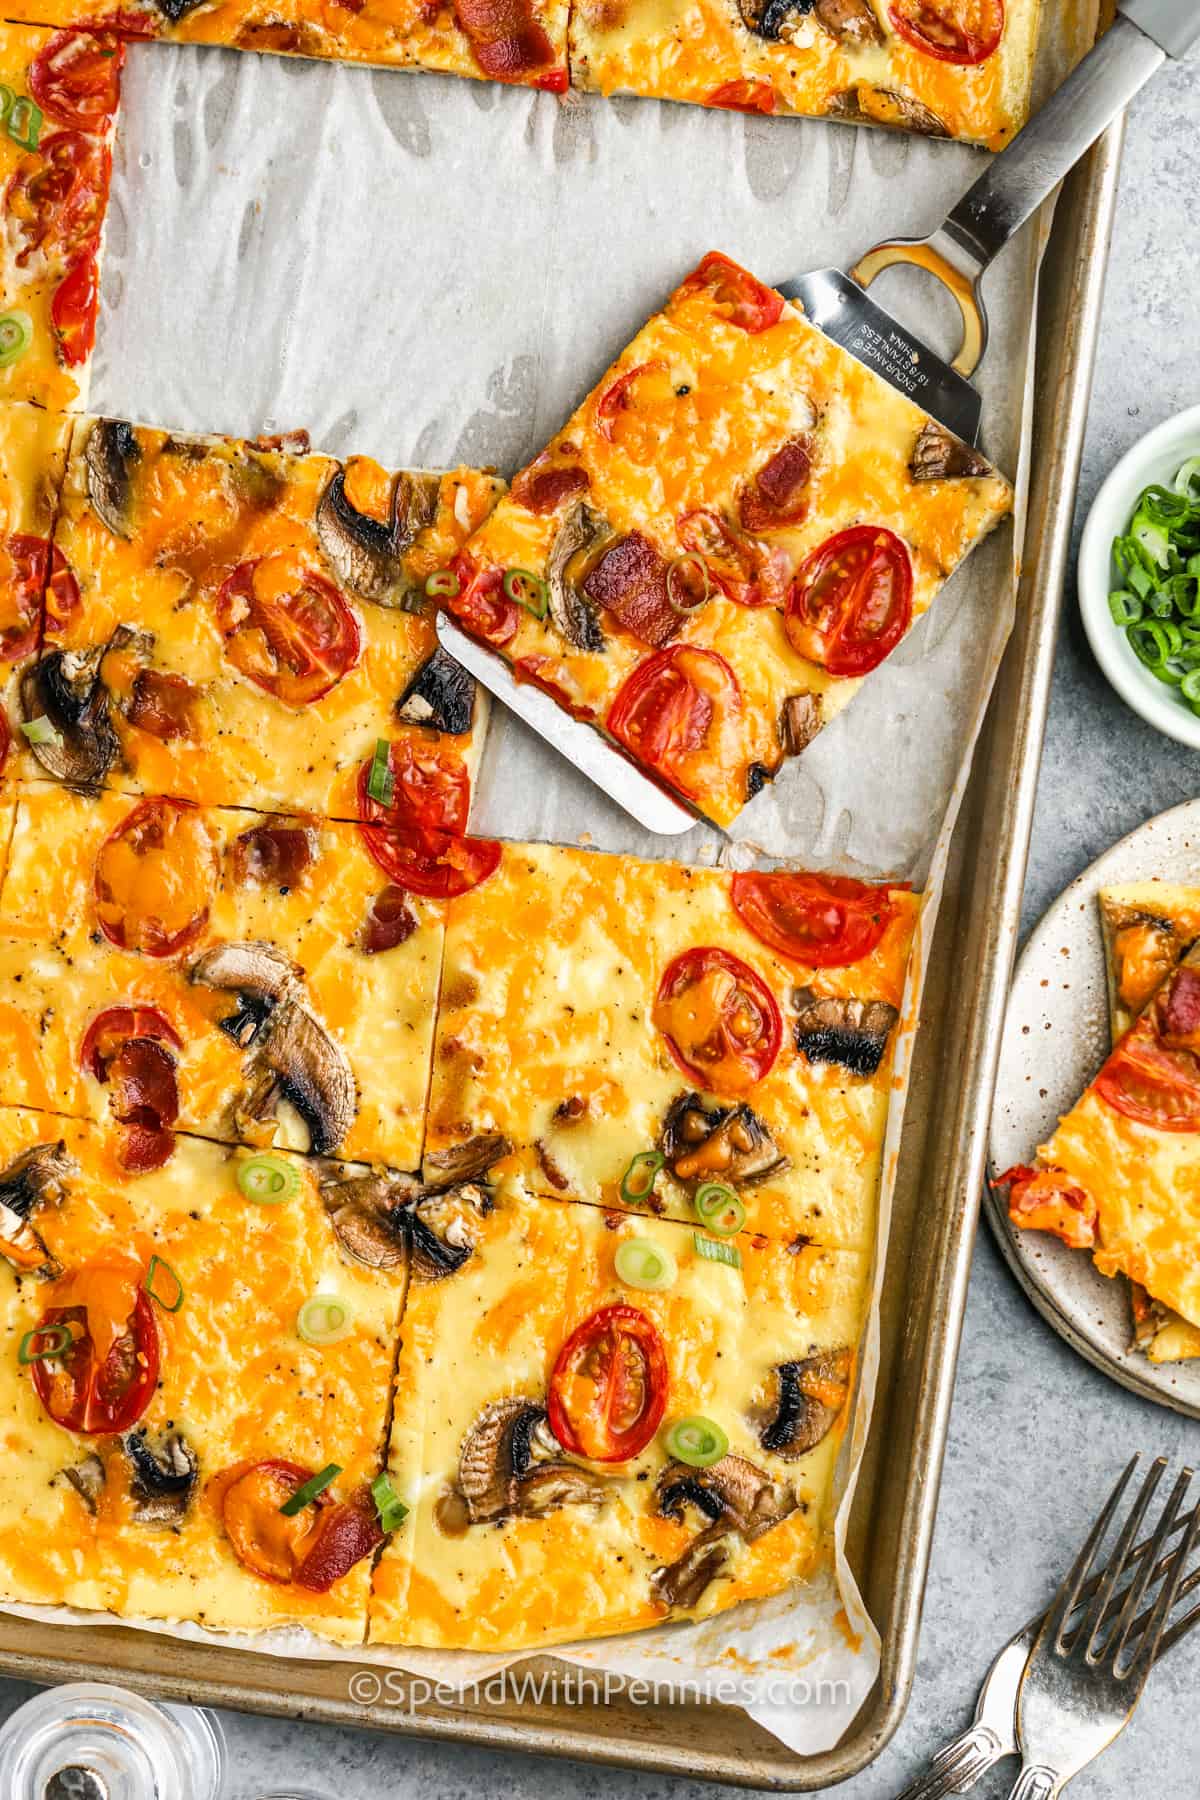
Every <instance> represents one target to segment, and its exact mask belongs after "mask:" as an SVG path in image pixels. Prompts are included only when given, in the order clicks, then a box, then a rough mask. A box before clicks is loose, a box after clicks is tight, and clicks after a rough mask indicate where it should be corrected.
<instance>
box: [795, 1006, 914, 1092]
mask: <svg viewBox="0 0 1200 1800" xmlns="http://www.w3.org/2000/svg"><path fill="white" fill-rule="evenodd" d="M792 1005H793V1006H794V1007H795V1008H796V1048H797V1050H800V1051H802V1052H803V1054H804V1055H805V1056H806V1057H807V1058H808V1060H809V1062H810V1063H840V1064H841V1066H842V1068H843V1069H848V1070H849V1072H850V1073H851V1075H874V1074H875V1072H876V1070H877V1069H878V1068H879V1065H880V1063H881V1062H882V1061H883V1053H884V1051H885V1050H886V1049H887V1041H888V1038H889V1037H890V1035H891V1031H892V1027H893V1026H894V1025H895V1023H896V1021H897V1019H898V1018H899V1017H900V1014H899V1013H898V1012H897V1011H896V1008H895V1007H894V1006H892V1005H891V1004H890V1003H889V1002H888V1001H886V1000H853V999H848V998H846V997H844V996H842V995H835V994H815V993H814V992H813V990H812V988H810V987H798V988H793V990H792Z"/></svg>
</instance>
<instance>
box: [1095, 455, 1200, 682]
mask: <svg viewBox="0 0 1200 1800" xmlns="http://www.w3.org/2000/svg"><path fill="white" fill-rule="evenodd" d="M1112 560H1113V563H1114V564H1115V566H1116V568H1117V571H1118V573H1119V575H1120V578H1121V581H1120V585H1119V586H1117V587H1114V588H1112V589H1111V590H1110V592H1109V596H1108V610H1109V614H1110V616H1111V618H1112V622H1113V624H1114V625H1115V626H1116V627H1117V629H1118V630H1119V631H1121V632H1123V633H1124V636H1125V641H1126V643H1127V644H1128V645H1129V648H1130V649H1131V650H1132V651H1133V654H1134V655H1135V656H1136V657H1137V659H1138V661H1139V662H1140V663H1141V665H1142V667H1143V668H1144V669H1146V670H1147V671H1148V672H1149V673H1150V674H1151V675H1153V676H1154V678H1155V679H1156V680H1157V681H1161V682H1162V683H1163V684H1164V686H1166V687H1170V688H1174V689H1176V690H1177V691H1178V694H1179V697H1180V699H1181V700H1182V701H1183V703H1184V705H1186V706H1188V707H1190V708H1191V710H1192V712H1194V713H1195V714H1196V715H1197V716H1198V717H1200V456H1192V457H1189V458H1188V459H1187V461H1186V462H1184V463H1183V464H1182V466H1181V467H1180V468H1179V470H1178V472H1177V473H1176V475H1175V478H1174V480H1173V481H1172V482H1171V484H1170V485H1169V486H1168V485H1166V484H1165V483H1163V482H1152V483H1151V484H1150V486H1148V487H1145V488H1143V489H1142V491H1141V493H1140V494H1139V496H1138V499H1137V503H1136V505H1135V507H1134V509H1133V515H1132V517H1131V518H1130V520H1129V525H1128V528H1127V529H1126V530H1125V531H1124V532H1120V533H1118V535H1117V536H1116V537H1115V538H1114V539H1113V542H1112Z"/></svg>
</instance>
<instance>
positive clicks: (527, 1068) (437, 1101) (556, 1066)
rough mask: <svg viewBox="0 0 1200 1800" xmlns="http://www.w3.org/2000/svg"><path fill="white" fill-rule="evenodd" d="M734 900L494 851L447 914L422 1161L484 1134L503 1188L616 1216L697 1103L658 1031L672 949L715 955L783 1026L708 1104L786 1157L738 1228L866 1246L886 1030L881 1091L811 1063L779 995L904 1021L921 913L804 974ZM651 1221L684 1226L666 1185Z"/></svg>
mask: <svg viewBox="0 0 1200 1800" xmlns="http://www.w3.org/2000/svg"><path fill="white" fill-rule="evenodd" d="M730 883H731V877H730V875H729V874H728V873H727V872H726V871H723V870H717V869H691V868H686V867H683V866H681V865H679V864H676V863H657V862H656V863H650V862H638V861H636V860H634V859H633V858H630V857H616V856H607V855H603V854H599V853H596V852H589V851H585V850H573V849H560V848H557V847H554V846H551V845H542V844H524V845H521V844H510V845H506V846H505V848H504V854H503V857H502V860H501V863H500V867H499V868H498V869H497V871H496V873H495V874H494V875H492V876H491V877H490V878H489V879H488V880H487V881H486V882H484V883H482V884H481V885H480V886H479V887H477V888H475V889H473V890H472V891H471V892H470V893H467V894H463V895H461V896H460V897H459V898H457V899H454V900H451V901H450V902H449V904H448V906H447V913H446V944H445V963H444V970H443V975H442V988H441V1000H440V1004H439V1009H438V1023H437V1039H436V1043H435V1046H434V1058H433V1082H432V1087H431V1091H430V1104H429V1124H428V1130H427V1134H426V1146H425V1147H426V1156H427V1157H428V1156H429V1155H430V1153H432V1152H437V1151H444V1150H448V1149H450V1148H451V1147H452V1146H453V1145H455V1144H457V1143H461V1142H462V1141H463V1140H464V1139H466V1138H469V1137H471V1136H473V1135H476V1134H478V1133H481V1132H491V1131H496V1132H499V1133H501V1135H502V1136H504V1137H505V1138H507V1139H508V1140H509V1142H510V1144H511V1146H512V1152H511V1154H510V1155H509V1156H507V1157H506V1158H505V1159H504V1160H503V1161H501V1162H500V1163H498V1164H497V1167H496V1173H497V1174H498V1175H499V1176H500V1177H501V1178H503V1179H505V1180H508V1181H511V1182H515V1183H517V1184H519V1185H521V1186H523V1187H525V1188H526V1189H528V1190H530V1191H532V1192H535V1193H542V1194H551V1195H556V1196H558V1197H559V1198H567V1199H572V1200H583V1201H590V1202H593V1203H596V1204H601V1205H604V1206H620V1205H621V1204H622V1200H621V1192H620V1187H621V1178H622V1176H623V1175H624V1174H625V1172H626V1170H627V1168H628V1167H629V1164H630V1162H631V1160H632V1158H633V1157H634V1156H635V1155H636V1154H637V1153H638V1152H639V1151H645V1150H650V1149H652V1148H654V1147H655V1146H656V1145H657V1143H658V1141H659V1137H660V1134H661V1132H662V1128H663V1123H664V1119H665V1117H666V1114H667V1111H668V1109H669V1108H670V1106H671V1104H672V1102H673V1101H675V1100H676V1099H678V1098H679V1097H680V1096H681V1095H683V1094H686V1093H688V1092H689V1091H690V1090H691V1089H692V1088H693V1087H694V1086H695V1085H696V1084H695V1083H693V1082H690V1081H689V1079H688V1077H687V1076H686V1075H684V1074H683V1073H682V1072H681V1070H680V1069H679V1067H678V1066H677V1065H676V1063H675V1061H674V1060H673V1058H672V1056H671V1053H670V1050H669V1049H668V1047H667V1043H666V1039H665V1037H664V1035H663V1032H662V1031H661V1030H660V1029H658V1028H657V1027H656V1024H655V1012H656V1000H657V996H658V990H659V985H660V982H661V981H662V977H663V974H664V971H665V970H666V969H667V966H668V965H669V964H670V963H671V962H672V960H673V959H674V958H675V957H676V956H679V955H681V954H682V953H683V952H685V951H688V950H691V949H694V948H696V947H698V946H704V947H707V946H715V947H717V948H718V949H720V950H723V951H727V952H730V953H732V954H733V955H734V956H736V957H737V958H738V959H740V961H741V962H743V963H744V964H746V965H747V966H748V967H749V968H750V969H751V970H752V971H753V972H754V974H756V975H757V976H758V977H759V978H760V979H761V981H762V982H763V983H764V984H765V986H766V987H767V988H768V989H769V991H770V993H771V994H772V995H773V997H774V999H775V1001H776V1003H777V1005H778V1007H779V1011H780V1014H781V1018H782V1044H781V1047H780V1050H779V1053H778V1056H777V1057H776V1059H775V1062H774V1064H773V1066H772V1067H771V1068H770V1070H769V1071H768V1072H767V1073H766V1075H765V1076H764V1077H763V1079H761V1080H759V1081H756V1082H754V1083H753V1084H752V1085H750V1086H747V1087H745V1088H743V1089H740V1090H739V1091H737V1092H732V1091H729V1092H725V1093H720V1092H713V1093H710V1094H709V1096H708V1098H707V1102H706V1104H707V1105H709V1106H710V1107H712V1106H718V1107H719V1106H722V1105H729V1104H731V1103H736V1102H738V1101H745V1102H747V1103H748V1104H749V1105H750V1106H751V1107H752V1108H753V1109H754V1111H755V1113H756V1114H757V1115H758V1116H759V1118H760V1119H761V1121H762V1122H763V1124H764V1125H766V1127H767V1128H768V1129H769V1130H770V1132H771V1134H772V1137H773V1138H774V1141H775V1144H776V1146H777V1148H778V1149H779V1151H780V1152H781V1154H783V1155H784V1156H786V1157H787V1158H788V1159H789V1162H790V1166H789V1167H788V1168H787V1169H786V1170H785V1171H784V1172H782V1173H780V1174H778V1175H776V1176H773V1177H770V1178H769V1179H767V1180H765V1181H761V1182H758V1183H756V1184H754V1185H747V1186H746V1187H745V1188H744V1189H742V1190H740V1196H741V1199H742V1201H743V1203H744V1204H745V1207H746V1210H747V1226H748V1228H749V1229H750V1230H752V1231H759V1232H766V1233H769V1234H770V1235H772V1236H775V1237H787V1238H792V1237H795V1236H796V1235H797V1234H802V1235H804V1236H806V1237H808V1238H810V1239H813V1240H815V1241H816V1242H819V1243H824V1244H835V1245H841V1246H844V1247H852V1248H856V1249H864V1248H867V1247H868V1246H869V1245H870V1243H871V1241H872V1239H873V1234H874V1222H875V1202H876V1194H877V1190H878V1183H879V1165H880V1156H881V1151H882V1144H883V1132H884V1123H885V1120H886V1117H887V1105H888V1095H889V1092H890V1089H891V1068H892V1049H893V1042H894V1036H895V1030H894V1028H893V1031H892V1033H891V1034H890V1036H889V1042H888V1047H887V1052H886V1053H885V1055H884V1057H883V1059H882V1061H881V1063H880V1065H879V1068H878V1070H877V1072H876V1073H875V1074H874V1075H871V1076H862V1075H855V1074H851V1073H850V1072H849V1071H848V1070H847V1069H845V1068H844V1067H842V1066H841V1065H839V1064H838V1063H836V1062H824V1063H822V1062H809V1061H808V1059H807V1058H806V1057H805V1056H804V1055H803V1054H802V1052H801V1051H800V1050H798V1049H797V1048H796V1046H795V1044H794V1041H793V1032H794V1022H795V1012H794V1010H793V1002H792V995H793V990H794V989H795V988H797V987H800V986H811V987H812V988H813V989H814V991H815V992H816V993H817V994H819V995H832V996H839V997H843V996H844V997H852V998H857V999H865V1000H871V999H874V1000H882V1001H885V1002H887V1003H888V1004H890V1005H893V1006H897V1007H898V1006H899V1004H900V1000H901V996H902V992H903V987H904V976H905V970H906V967H907V962H908V953H909V948H910V945H911V942H912V933H913V929H914V926H915V923H916V917H917V912H918V909H919V904H920V903H919V899H918V897H917V896H916V895H914V894H908V893H904V892H900V891H897V892H894V893H893V904H894V906H895V916H894V917H893V919H892V921H891V923H890V924H889V925H888V927H887V929H886V931H885V933H884V935H883V937H882V939H881V940H880V942H879V943H878V945H877V946H876V948H875V949H874V950H873V951H872V952H871V954H870V955H869V956H868V957H866V958H864V960H863V961H861V962H859V963H857V964H852V965H850V966H849V967H844V968H828V969H813V968H812V967H809V966H806V965H804V964H802V963H799V962H791V961H788V960H785V959H784V958H783V957H781V956H779V955H777V954H776V953H775V952H774V951H773V950H771V949H769V948H768V947H767V945H765V944H764V943H761V942H760V941H759V939H758V938H756V937H755V936H754V935H753V934H752V933H751V932H750V931H749V930H748V929H747V927H746V925H745V924H744V923H743V922H742V920H741V918H740V916H739V915H738V913H737V912H736V911H735V910H734V907H733V904H732V901H731V899H730ZM694 992H695V990H693V993H694ZM709 1173H710V1174H711V1176H712V1177H713V1178H715V1179H720V1178H721V1175H722V1170H721V1169H720V1168H718V1167H714V1168H713V1169H712V1170H711V1171H710V1172H709ZM692 1185H695V1184H694V1183H692ZM654 1205H655V1206H656V1207H657V1206H662V1207H665V1208H666V1210H667V1212H668V1213H669V1214H670V1215H671V1216H673V1217H676V1218H680V1219H692V1218H694V1217H695V1214H694V1212H693V1208H692V1204H691V1198H690V1192H689V1191H688V1189H687V1188H685V1187H684V1186H682V1185H680V1184H679V1183H677V1182H674V1181H673V1180H672V1179H671V1176H670V1173H669V1170H666V1169H664V1170H662V1171H661V1172H660V1174H659V1176H658V1178H657V1181H656V1184H655V1198H654Z"/></svg>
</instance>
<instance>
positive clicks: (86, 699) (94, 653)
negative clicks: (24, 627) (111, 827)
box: [18, 644, 120, 788]
mask: <svg viewBox="0 0 1200 1800" xmlns="http://www.w3.org/2000/svg"><path fill="white" fill-rule="evenodd" d="M107 650H108V645H107V644H96V645H94V646H93V647H92V648H91V649H89V650H48V651H46V652H45V654H44V655H42V656H39V657H38V659H37V661H36V662H33V663H30V665H29V667H28V668H27V669H25V670H24V672H23V673H22V675H21V680H20V686H19V689H18V692H19V696H20V701H21V713H22V717H23V720H24V723H25V724H26V725H29V726H33V727H35V728H36V729H35V731H34V735H33V736H32V737H31V738H30V744H29V747H30V749H31V750H32V752H33V754H34V756H35V757H36V758H37V761H38V762H39V763H40V764H41V766H42V768H43V769H44V770H45V771H46V773H47V775H50V776H52V777H53V779H54V780H55V781H63V782H67V783H68V784H69V785H70V786H71V787H82V788H86V787H96V786H98V785H99V784H100V782H102V781H103V780H104V777H105V776H106V775H107V774H108V771H109V770H110V769H111V768H112V766H113V764H114V763H115V762H116V760H117V756H118V754H119V752H120V743H119V741H118V738H117V734H116V731H115V730H114V728H113V722H112V715H111V712H110V709H109V693H108V689H107V688H106V687H105V685H104V683H103V681H102V680H101V678H100V665H101V663H102V662H103V660H104V657H105V654H106V652H107Z"/></svg>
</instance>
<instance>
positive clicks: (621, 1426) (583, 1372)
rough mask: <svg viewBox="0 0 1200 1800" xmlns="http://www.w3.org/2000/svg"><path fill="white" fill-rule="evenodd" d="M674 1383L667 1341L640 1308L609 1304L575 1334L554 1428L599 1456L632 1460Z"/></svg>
mask: <svg viewBox="0 0 1200 1800" xmlns="http://www.w3.org/2000/svg"><path fill="white" fill-rule="evenodd" d="M669 1387H670V1381H669V1377H668V1374H667V1357H666V1352H665V1350H664V1349H663V1343H662V1339H661V1338H660V1337H659V1335H658V1331H657V1329H656V1327H655V1325H654V1323H653V1321H652V1320H651V1319H648V1318H647V1317H646V1315H645V1313H644V1312H641V1311H640V1310H639V1309H638V1308H637V1307H636V1306H627V1305H624V1304H619V1305H615V1306H602V1307H601V1308H600V1310H599V1312H594V1313H593V1314H592V1315H591V1317H590V1318H588V1319H585V1320H584V1321H583V1323H582V1324H581V1325H578V1326H577V1327H576V1328H575V1330H574V1331H573V1332H572V1333H571V1335H570V1337H569V1338H568V1339H567V1341H566V1343H565V1344H564V1345H563V1347H562V1349H561V1350H560V1351H559V1353H558V1357H557V1359H556V1361H555V1364H554V1372H553V1374H552V1375H551V1377H550V1392H549V1398H548V1401H547V1411H548V1413H549V1417H550V1429H551V1430H552V1431H553V1433H554V1435H555V1437H556V1438H557V1439H558V1441H559V1443H560V1444H561V1445H562V1447H563V1449H564V1450H568V1451H570V1452H571V1454H572V1455H573V1456H586V1457H587V1458H588V1460H589V1461H591V1462H628V1461H629V1459H630V1458H631V1457H634V1456H637V1455H639V1453H640V1452H641V1451H643V1450H644V1449H645V1448H646V1445H647V1444H648V1443H649V1442H650V1440H651V1438H653V1436H654V1434H655V1432H656V1431H657V1430H658V1428H659V1426H660V1425H661V1424H662V1419H663V1414H664V1412H665V1411H666V1407H667V1395H668V1390H669Z"/></svg>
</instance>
